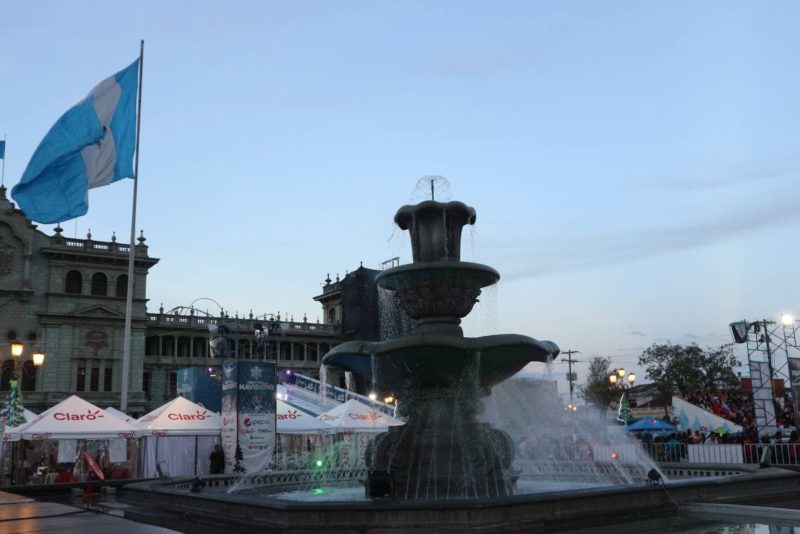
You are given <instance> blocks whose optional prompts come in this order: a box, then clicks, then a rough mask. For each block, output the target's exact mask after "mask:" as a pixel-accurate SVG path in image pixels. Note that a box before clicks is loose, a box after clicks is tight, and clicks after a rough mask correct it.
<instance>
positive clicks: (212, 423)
mask: <svg viewBox="0 0 800 534" xmlns="http://www.w3.org/2000/svg"><path fill="white" fill-rule="evenodd" d="M137 427H138V428H139V430H140V431H141V432H142V434H144V435H146V436H147V435H158V436H164V435H175V436H216V435H219V433H220V431H221V430H222V417H220V415H219V414H218V413H216V412H212V411H211V410H207V409H206V408H204V407H203V406H201V405H199V404H195V403H194V402H192V401H190V400H188V399H185V398H183V397H177V398H176V399H173V400H171V401H169V402H168V403H166V404H164V405H163V406H161V407H159V408H156V409H155V410H153V411H152V412H150V413H148V414H146V415H144V416H142V417H141V418H140V419H139V420H138V421H137Z"/></svg>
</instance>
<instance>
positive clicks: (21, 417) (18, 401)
mask: <svg viewBox="0 0 800 534" xmlns="http://www.w3.org/2000/svg"><path fill="white" fill-rule="evenodd" d="M3 416H4V417H5V419H6V426H7V427H14V426H19V425H22V424H25V423H27V422H28V421H27V420H26V419H25V412H24V411H23V407H22V394H21V393H20V391H19V385H18V384H17V381H16V380H11V381H10V382H9V383H8V395H6V404H5V406H4V407H3Z"/></svg>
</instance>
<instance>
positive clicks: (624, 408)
mask: <svg viewBox="0 0 800 534" xmlns="http://www.w3.org/2000/svg"><path fill="white" fill-rule="evenodd" d="M630 420H631V403H630V401H628V391H627V390H626V391H623V392H622V396H621V397H620V398H619V411H617V421H619V422H621V423H624V424H625V425H627V424H628V423H629V422H630Z"/></svg>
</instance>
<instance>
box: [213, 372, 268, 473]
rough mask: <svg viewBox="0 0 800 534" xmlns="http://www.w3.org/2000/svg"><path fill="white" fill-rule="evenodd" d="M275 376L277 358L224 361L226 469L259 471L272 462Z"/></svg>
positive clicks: (238, 471) (223, 396)
mask: <svg viewBox="0 0 800 534" xmlns="http://www.w3.org/2000/svg"><path fill="white" fill-rule="evenodd" d="M275 378H276V366H275V363H274V362H244V361H239V362H236V361H232V362H226V363H225V364H224V365H223V382H222V447H223V450H224V451H225V472H226V473H259V472H261V471H263V470H264V468H265V467H267V465H269V464H270V463H271V462H272V459H273V456H274V452H275V417H276V400H275ZM237 384H238V387H237ZM237 438H238V439H237ZM237 442H238V454H237ZM237 456H238V457H237Z"/></svg>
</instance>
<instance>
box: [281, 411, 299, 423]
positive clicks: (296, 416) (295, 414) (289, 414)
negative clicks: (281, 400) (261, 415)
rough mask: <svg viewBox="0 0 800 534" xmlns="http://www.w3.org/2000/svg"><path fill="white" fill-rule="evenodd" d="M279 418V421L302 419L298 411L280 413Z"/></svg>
mask: <svg viewBox="0 0 800 534" xmlns="http://www.w3.org/2000/svg"><path fill="white" fill-rule="evenodd" d="M277 417H278V421H286V420H287V419H289V420H293V419H300V412H298V411H297V410H288V411H287V412H286V413H279V414H278V416H277Z"/></svg>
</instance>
